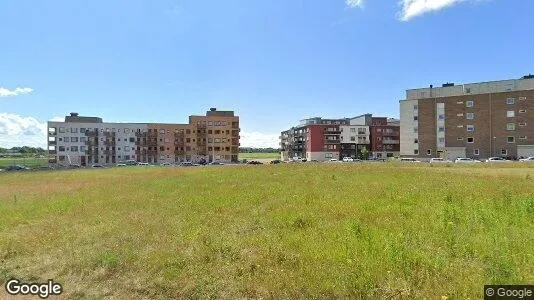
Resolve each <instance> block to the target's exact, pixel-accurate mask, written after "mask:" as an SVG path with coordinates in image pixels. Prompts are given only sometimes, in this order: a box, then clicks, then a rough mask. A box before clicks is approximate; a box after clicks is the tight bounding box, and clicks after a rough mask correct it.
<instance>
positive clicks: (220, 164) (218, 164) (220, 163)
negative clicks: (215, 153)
mask: <svg viewBox="0 0 534 300" xmlns="http://www.w3.org/2000/svg"><path fill="white" fill-rule="evenodd" d="M209 165H210V166H223V165H224V163H222V162H220V161H212V162H210V163H209Z"/></svg>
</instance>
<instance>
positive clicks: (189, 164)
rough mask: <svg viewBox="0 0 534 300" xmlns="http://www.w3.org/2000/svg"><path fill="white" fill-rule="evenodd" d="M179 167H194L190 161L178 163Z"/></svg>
mask: <svg viewBox="0 0 534 300" xmlns="http://www.w3.org/2000/svg"><path fill="white" fill-rule="evenodd" d="M180 166H182V167H193V166H195V165H194V164H193V163H192V162H190V161H183V162H181V163H180Z"/></svg>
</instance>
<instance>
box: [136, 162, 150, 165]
mask: <svg viewBox="0 0 534 300" xmlns="http://www.w3.org/2000/svg"><path fill="white" fill-rule="evenodd" d="M137 165H138V166H148V163H147V162H138V163H137Z"/></svg>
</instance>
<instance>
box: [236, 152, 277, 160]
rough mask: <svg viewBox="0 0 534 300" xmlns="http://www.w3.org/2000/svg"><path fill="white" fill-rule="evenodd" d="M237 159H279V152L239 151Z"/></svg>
mask: <svg viewBox="0 0 534 300" xmlns="http://www.w3.org/2000/svg"><path fill="white" fill-rule="evenodd" d="M239 159H249V160H252V159H280V152H273V153H263V152H254V153H239Z"/></svg>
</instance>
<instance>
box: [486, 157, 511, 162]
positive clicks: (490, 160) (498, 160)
mask: <svg viewBox="0 0 534 300" xmlns="http://www.w3.org/2000/svg"><path fill="white" fill-rule="evenodd" d="M486 162H488V163H507V162H511V160H507V159H504V158H502V157H490V158H488V159H486Z"/></svg>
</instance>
